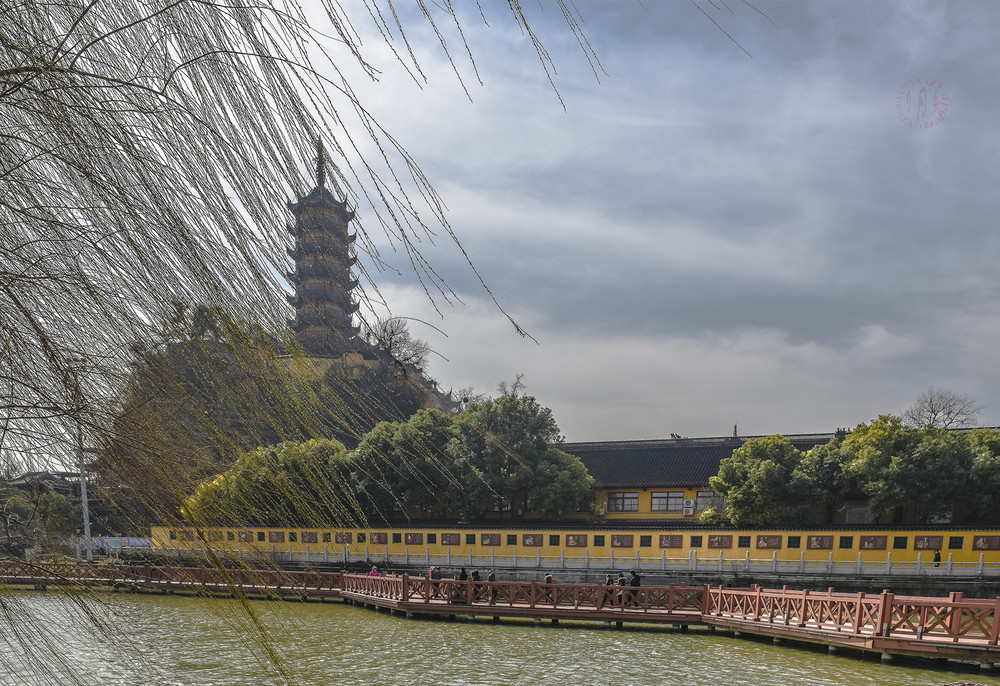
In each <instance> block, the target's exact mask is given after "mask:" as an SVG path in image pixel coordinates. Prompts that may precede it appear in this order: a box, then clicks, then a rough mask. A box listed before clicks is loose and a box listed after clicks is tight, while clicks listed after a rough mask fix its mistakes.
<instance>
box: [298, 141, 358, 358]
mask: <svg viewBox="0 0 1000 686" xmlns="http://www.w3.org/2000/svg"><path fill="white" fill-rule="evenodd" d="M288 209H289V210H290V211H291V212H292V215H294V217H295V223H294V224H289V226H288V231H289V233H291V235H292V236H293V237H294V239H295V245H294V246H293V247H291V248H289V249H288V251H287V252H288V256H289V257H290V258H291V259H292V260H294V262H295V269H294V271H292V272H291V273H289V274H288V279H289V281H290V282H291V284H292V285H293V286H294V288H295V293H294V295H289V296H287V298H288V302H289V304H290V305H292V307H294V308H295V318H294V319H290V320H289V322H288V325H289V327H290V328H291V329H292V331H294V332H295V336H296V338H297V339H298V341H299V344H300V345H301V346H302V351H303V353H304V354H305V355H306V357H310V358H327V359H332V358H343V357H344V356H345V355H350V354H351V353H354V354H361V356H362V357H363V358H364V357H370V350H369V346H368V345H367V344H366V343H365V342H364V341H363V340H361V339H360V338H359V337H358V332H359V330H360V327H358V326H356V325H354V323H353V321H352V317H353V315H354V313H355V312H357V310H358V304H357V302H355V300H354V298H353V297H352V291H353V290H354V288H355V287H356V286H357V285H358V280H357V279H356V278H355V277H354V276H353V275H352V274H351V267H353V266H354V264H355V263H356V262H357V261H358V258H357V257H356V256H355V255H354V252H353V244H354V241H355V239H356V237H357V234H356V233H350V232H349V231H348V224H349V223H350V221H351V220H352V219H353V218H354V212H352V211H350V210H348V209H347V202H346V200H345V201H344V202H341V201H339V200H337V199H336V198H335V197H334V195H333V193H331V192H330V191H329V190H328V189H327V187H326V161H325V156H324V154H323V148H322V145H321V146H320V147H319V150H318V156H317V161H316V187H315V188H313V189H312V190H311V191H310V192H309V194H308V195H306V196H305V197H303V198H300V199H299V200H298V201H297V202H290V203H288ZM366 351H367V352H369V354H368V355H365V352H366ZM351 357H354V355H351Z"/></svg>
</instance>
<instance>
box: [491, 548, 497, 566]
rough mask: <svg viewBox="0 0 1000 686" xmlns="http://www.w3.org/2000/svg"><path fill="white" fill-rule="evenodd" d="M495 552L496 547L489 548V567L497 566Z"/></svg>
mask: <svg viewBox="0 0 1000 686" xmlns="http://www.w3.org/2000/svg"><path fill="white" fill-rule="evenodd" d="M496 553H497V549H496V548H490V567H491V568H493V567H496V566H497V563H496Z"/></svg>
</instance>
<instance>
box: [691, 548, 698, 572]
mask: <svg viewBox="0 0 1000 686" xmlns="http://www.w3.org/2000/svg"><path fill="white" fill-rule="evenodd" d="M691 571H692V572H697V571H698V551H697V550H692V551H691Z"/></svg>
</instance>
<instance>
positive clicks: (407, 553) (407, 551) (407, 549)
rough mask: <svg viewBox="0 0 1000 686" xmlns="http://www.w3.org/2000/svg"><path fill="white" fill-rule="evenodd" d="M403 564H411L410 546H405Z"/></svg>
mask: <svg viewBox="0 0 1000 686" xmlns="http://www.w3.org/2000/svg"><path fill="white" fill-rule="evenodd" d="M403 562H405V563H406V565H407V566H409V564H410V546H408V545H404V546H403Z"/></svg>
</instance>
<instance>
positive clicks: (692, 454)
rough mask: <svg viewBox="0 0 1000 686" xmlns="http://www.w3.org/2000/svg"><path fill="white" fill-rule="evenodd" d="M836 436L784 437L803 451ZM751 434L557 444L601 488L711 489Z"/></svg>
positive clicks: (808, 435)
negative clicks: (722, 466)
mask: <svg viewBox="0 0 1000 686" xmlns="http://www.w3.org/2000/svg"><path fill="white" fill-rule="evenodd" d="M835 435H836V434H832V433H830V434H797V435H789V436H785V438H787V439H788V440H789V441H790V442H791V444H792V445H794V446H795V447H796V448H798V449H799V450H803V451H805V450H809V449H810V448H812V447H814V446H816V445H820V444H823V443H829V442H830V439H832V438H834V437H835ZM751 438H762V437H761V436H739V437H738V436H728V437H724V438H669V439H660V440H650V441H601V442H592V443H563V444H560V445H557V446H555V447H557V448H559V449H560V450H562V451H564V452H567V453H570V454H571V455H576V456H577V457H579V458H580V460H581V461H582V462H583V464H584V465H585V466H586V467H587V471H588V472H590V475H591V476H592V477H594V481H595V482H596V483H597V487H598V488H680V487H697V486H704V487H706V488H707V487H708V478H709V477H711V476H715V475H716V474H718V473H719V463H720V462H722V460H724V459H725V458H727V457H730V456H731V455H732V454H733V451H734V450H735V449H736V448H739V447H740V446H741V445H743V444H744V443H745V442H746V441H748V440H749V439H751Z"/></svg>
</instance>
